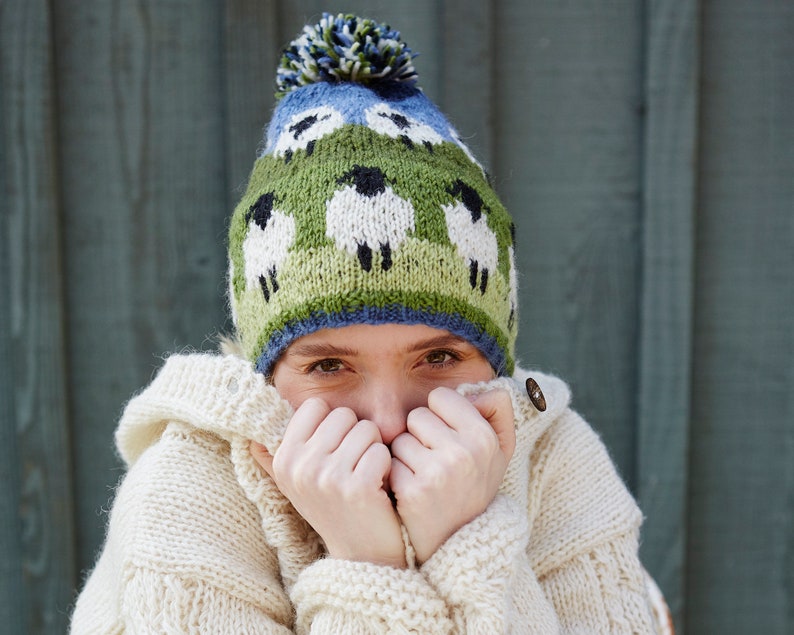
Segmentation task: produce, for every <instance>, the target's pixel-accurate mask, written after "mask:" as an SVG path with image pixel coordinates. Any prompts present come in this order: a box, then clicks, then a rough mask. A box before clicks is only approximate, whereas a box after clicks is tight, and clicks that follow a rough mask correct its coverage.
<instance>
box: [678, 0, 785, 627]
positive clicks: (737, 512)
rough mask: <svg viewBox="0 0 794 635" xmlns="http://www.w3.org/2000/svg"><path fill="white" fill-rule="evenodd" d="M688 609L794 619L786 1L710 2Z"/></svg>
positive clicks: (692, 618) (693, 614) (714, 617)
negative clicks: (793, 583)
mask: <svg viewBox="0 0 794 635" xmlns="http://www.w3.org/2000/svg"><path fill="white" fill-rule="evenodd" d="M703 7H704V11H703V27H704V28H703V35H702V38H703V47H702V59H703V63H702V76H703V82H702V93H701V104H702V106H701V116H700V126H701V144H700V153H699V159H700V162H699V168H700V169H699V178H700V187H699V205H698V209H699V214H698V226H697V242H696V252H695V253H696V259H695V264H696V268H697V276H696V288H695V321H694V358H693V359H694V370H693V381H692V436H691V465H690V488H689V497H690V498H689V528H688V536H689V547H688V552H687V573H688V584H687V611H686V622H687V625H688V628H689V630H690V632H692V633H769V634H772V635H776V634H780V635H783V634H784V633H791V632H793V631H794V585H792V571H794V550H792V542H794V539H792V536H793V535H794V425H793V423H792V422H794V391H793V390H792V388H794V364H792V360H794V329H793V328H792V310H791V309H792V306H794V283H793V282H792V272H794V213H793V212H794V154H793V153H792V148H794V65H792V60H794V38H792V33H794V5H792V4H791V3H781V2H774V1H769V0H761V1H759V2H754V3H752V4H748V3H745V2H739V1H736V0H728V1H725V2H719V3H717V2H705V3H704V5H703Z"/></svg>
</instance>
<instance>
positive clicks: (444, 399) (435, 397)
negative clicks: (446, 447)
mask: <svg viewBox="0 0 794 635" xmlns="http://www.w3.org/2000/svg"><path fill="white" fill-rule="evenodd" d="M427 407H428V408H429V409H430V410H431V411H432V412H433V413H435V414H436V415H437V416H438V417H440V418H441V420H442V421H444V423H445V424H446V425H447V426H448V427H450V428H452V429H453V430H455V431H456V432H463V431H464V430H467V429H469V428H470V427H471V426H472V425H475V426H476V425H479V422H482V419H483V416H482V415H481V414H480V412H479V410H477V408H475V407H474V405H473V404H472V402H471V401H469V399H467V398H466V397H464V396H463V395H461V394H460V393H459V392H457V391H455V390H452V389H451V388H446V387H444V386H439V387H438V388H434V389H433V390H431V391H430V393H429V394H428V395H427Z"/></svg>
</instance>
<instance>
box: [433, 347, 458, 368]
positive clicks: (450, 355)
mask: <svg viewBox="0 0 794 635" xmlns="http://www.w3.org/2000/svg"><path fill="white" fill-rule="evenodd" d="M459 359H460V356H459V355H458V354H457V353H454V352H453V351H448V350H444V349H438V350H434V351H430V352H429V353H428V354H427V355H425V362H427V363H428V364H431V365H432V366H447V365H448V364H451V363H453V362H456V361H458V360H459Z"/></svg>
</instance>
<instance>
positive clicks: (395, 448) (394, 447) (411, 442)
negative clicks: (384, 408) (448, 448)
mask: <svg viewBox="0 0 794 635" xmlns="http://www.w3.org/2000/svg"><path fill="white" fill-rule="evenodd" d="M390 447H391V454H392V456H393V457H394V458H396V459H398V460H399V461H400V462H401V463H402V464H403V465H405V466H406V467H408V468H409V469H410V470H411V471H413V472H416V471H417V469H418V468H419V467H421V466H422V465H424V464H425V462H426V461H429V460H431V453H432V450H431V449H430V448H428V447H427V446H426V445H425V444H424V443H422V442H421V441H420V440H419V439H417V438H416V437H415V436H413V434H410V433H408V432H403V433H402V434H400V435H398V436H397V437H395V439H394V440H393V441H392V442H391V446H390Z"/></svg>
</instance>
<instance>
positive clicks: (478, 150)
mask: <svg viewBox="0 0 794 635" xmlns="http://www.w3.org/2000/svg"><path fill="white" fill-rule="evenodd" d="M442 4H443V21H442V24H441V29H440V32H439V36H440V38H442V39H441V41H440V44H441V46H440V49H439V51H438V53H439V55H440V56H441V59H440V64H441V67H442V68H443V73H442V76H441V80H440V81H441V86H440V89H441V90H440V106H441V107H442V109H443V110H444V112H445V113H446V114H447V116H448V117H449V119H450V121H451V122H452V124H453V125H454V126H455V128H456V129H457V130H458V133H459V134H460V135H461V136H462V137H463V140H464V141H465V143H466V145H468V146H469V147H470V148H471V150H472V152H473V153H474V155H475V156H476V157H477V160H478V161H480V163H482V164H483V166H484V167H485V168H486V170H488V169H489V168H490V164H491V155H492V152H493V148H492V144H493V134H492V129H493V125H494V122H493V103H492V100H493V78H494V75H493V65H494V59H493V46H494V37H495V33H494V20H493V14H494V8H493V3H491V2H482V1H479V0H474V1H472V0H468V1H467V2H459V1H458V2H452V1H446V2H443V3H442Z"/></svg>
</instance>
